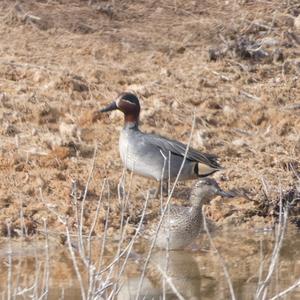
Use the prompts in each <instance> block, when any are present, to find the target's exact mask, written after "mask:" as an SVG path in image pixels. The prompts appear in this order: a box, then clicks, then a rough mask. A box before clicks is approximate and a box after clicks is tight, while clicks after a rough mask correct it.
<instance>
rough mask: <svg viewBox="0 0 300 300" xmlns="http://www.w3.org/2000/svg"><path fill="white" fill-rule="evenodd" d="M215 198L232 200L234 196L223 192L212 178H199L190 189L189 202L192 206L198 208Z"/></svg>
mask: <svg viewBox="0 0 300 300" xmlns="http://www.w3.org/2000/svg"><path fill="white" fill-rule="evenodd" d="M215 196H222V197H226V198H232V197H234V194H233V193H231V192H225V191H223V190H222V189H221V188H220V186H219V185H218V184H217V182H216V181H215V180H214V179H212V178H201V179H200V180H198V181H197V182H196V183H195V185H194V186H193V188H192V191H191V196H190V201H191V204H192V206H199V205H200V203H201V204H207V203H209V202H210V200H212V199H213V198H214V197H215Z"/></svg>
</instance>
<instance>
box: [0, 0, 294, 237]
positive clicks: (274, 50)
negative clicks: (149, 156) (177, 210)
mask: <svg viewBox="0 0 300 300" xmlns="http://www.w3.org/2000/svg"><path fill="white" fill-rule="evenodd" d="M299 14H300V5H299V2H298V1H297V0H295V1H281V0H280V1H279V0H274V1H246V0H245V1H231V0H230V1H212V0H206V1H173V0H172V1H171V0H167V1H161V0H158V1H111V2H110V1H96V0H94V1H89V3H88V1H79V0H78V1H75V0H74V1H66V0H56V1H55V0H53V1H51V0H49V1H42V0H40V1H37V0H36V1H33V0H26V1H25V0H24V1H18V2H17V3H16V2H15V1H5V0H4V1H1V3H0V35H1V42H0V122H1V128H0V134H1V142H0V146H1V148H0V149H1V152H0V159H1V162H0V176H1V180H0V228H1V230H0V236H7V233H8V232H7V221H9V222H10V224H11V228H12V234H14V235H16V236H18V235H20V234H21V232H22V231H23V230H26V232H27V233H28V234H38V233H39V232H40V230H42V229H43V226H44V225H43V219H44V218H47V220H48V227H49V230H51V231H55V232H64V226H63V225H62V224H61V222H60V221H59V220H58V218H57V215H56V214H54V213H53V212H51V211H50V210H49V208H47V205H46V204H45V203H47V204H48V206H49V207H50V209H52V210H54V211H56V212H57V213H59V214H61V215H64V216H68V221H69V224H70V226H71V228H73V229H74V230H75V229H76V209H75V207H76V205H75V204H74V203H73V202H74V201H73V197H72V196H71V194H72V186H73V192H74V186H75V185H74V182H76V187H77V191H76V193H77V194H81V195H82V194H83V193H84V186H85V184H86V182H87V180H88V176H89V172H90V170H91V168H92V166H93V167H94V168H93V173H92V176H91V181H90V184H89V187H88V193H87V198H86V201H85V210H84V215H83V217H84V220H85V221H84V222H85V223H84V227H83V228H84V229H88V228H90V224H91V222H92V221H93V218H94V215H95V213H96V208H97V203H98V198H99V197H100V195H101V190H102V188H103V195H102V202H101V207H100V211H99V214H98V216H99V218H98V222H97V224H96V226H95V229H94V232H95V234H99V235H101V233H102V232H103V230H104V226H105V219H106V210H107V207H108V206H109V207H110V213H109V222H108V226H109V230H108V234H112V235H113V234H114V232H115V231H116V229H119V227H120V215H121V214H120V200H119V198H118V184H119V182H120V178H121V176H122V174H123V167H122V164H121V161H120V157H119V154H118V136H119V131H120V129H121V128H122V124H123V116H122V114H121V113H119V112H114V113H111V114H103V115H98V116H97V117H95V114H94V112H95V111H96V110H97V109H99V108H101V107H103V106H104V105H106V104H107V103H108V102H110V101H111V100H112V99H114V98H115V97H116V96H117V95H118V93H120V92H123V91H128V90H131V91H134V92H135V93H136V94H137V95H138V96H139V97H140V99H141V105H142V113H141V128H142V130H144V131H146V132H159V133H160V134H162V135H165V136H168V137H172V138H175V139H178V140H180V141H183V142H188V139H189V136H190V134H191V128H192V123H193V116H194V113H195V122H194V123H195V124H194V125H195V129H194V131H193V140H192V143H191V144H192V146H193V147H194V148H196V149H199V150H201V151H206V152H211V153H214V154H216V155H218V156H219V157H220V161H221V164H222V165H223V166H224V170H223V171H221V172H219V173H217V174H215V176H214V177H215V178H216V179H217V180H218V182H219V183H220V185H221V186H222V187H223V188H224V189H231V190H232V189H234V190H236V191H237V193H238V194H239V195H240V196H239V197H236V198H235V199H234V200H232V201H230V203H229V202H228V203H227V202H226V203H223V201H222V199H219V198H217V199H215V200H214V201H213V202H212V204H211V205H210V206H209V207H207V215H208V216H209V217H210V218H211V219H212V220H214V221H215V222H217V224H219V225H225V224H231V225H237V224H239V225H242V224H244V225H245V226H247V227H250V228H259V227H260V226H269V225H270V224H271V225H272V224H273V223H274V221H275V220H276V217H277V215H278V209H279V206H278V203H279V199H280V198H282V199H283V202H284V203H290V206H291V214H290V215H291V217H290V219H291V222H295V223H296V224H299V208H300V206H299V204H298V202H297V201H296V200H295V199H297V195H298V184H299V180H298V176H299V155H300V136H299V131H300V118H299V114H300V80H299V76H300V47H299V46H300V20H299V18H300V17H299ZM96 145H97V152H96V156H95V162H94V163H93V157H94V150H95V147H96ZM130 181H131V180H130V176H127V179H126V184H125V186H126V190H127V191H128V190H129V186H130V194H129V198H128V199H129V200H128V201H129V205H128V207H127V209H126V215H125V217H129V219H128V222H129V226H128V228H129V232H134V228H135V226H136V223H137V222H138V220H139V218H140V212H141V210H142V207H143V203H144V197H145V194H146V192H147V190H148V189H151V188H153V187H154V186H155V182H154V181H152V180H150V179H145V178H141V177H139V176H134V177H133V178H132V182H131V183H130ZM191 184H192V182H186V183H180V184H179V185H178V187H177V188H176V192H175V195H174V202H180V203H182V204H187V201H186V199H187V198H188V193H189V188H190V186H191ZM79 198H80V195H79ZM80 201H81V200H80V199H79V201H78V205H79V206H80V204H81V202H80ZM158 208H159V201H157V200H151V201H150V203H149V211H150V212H155V211H157V209H158Z"/></svg>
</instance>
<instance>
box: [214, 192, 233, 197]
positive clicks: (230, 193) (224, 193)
mask: <svg viewBox="0 0 300 300" xmlns="http://www.w3.org/2000/svg"><path fill="white" fill-rule="evenodd" d="M217 195H219V196H222V197H225V198H233V197H234V196H235V195H234V193H232V192H225V191H223V190H219V191H218V192H217Z"/></svg>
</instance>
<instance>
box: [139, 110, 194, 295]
mask: <svg viewBox="0 0 300 300" xmlns="http://www.w3.org/2000/svg"><path fill="white" fill-rule="evenodd" d="M195 120H196V115H195V112H194V114H193V122H192V128H191V134H190V137H189V141H188V144H187V147H186V149H185V153H184V156H183V160H182V164H181V166H180V169H179V172H178V174H177V176H176V179H175V181H174V184H173V187H172V189H171V193H170V194H169V195H168V199H167V201H166V204H165V207H164V210H163V212H162V214H161V217H160V220H159V222H158V225H157V228H156V231H155V234H154V237H153V241H152V243H151V246H150V249H149V251H148V255H147V257H146V260H145V263H144V267H143V270H142V274H141V278H140V281H139V285H138V290H137V294H136V300H138V297H139V294H140V292H141V288H142V284H143V280H144V277H145V273H146V268H147V266H148V264H149V261H150V257H151V254H152V251H153V249H154V247H155V242H156V239H157V235H158V232H159V229H160V227H161V224H162V222H163V219H164V216H165V214H166V211H167V209H168V207H169V203H170V201H171V198H172V195H173V193H174V190H175V187H176V185H177V182H178V180H179V177H180V174H181V172H182V169H183V166H184V164H185V161H186V157H187V153H188V151H189V147H190V144H191V141H192V137H193V132H194V128H195Z"/></svg>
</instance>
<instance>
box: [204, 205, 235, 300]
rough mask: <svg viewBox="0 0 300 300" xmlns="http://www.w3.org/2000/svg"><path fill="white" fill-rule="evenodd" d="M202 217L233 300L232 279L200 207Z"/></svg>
mask: <svg viewBox="0 0 300 300" xmlns="http://www.w3.org/2000/svg"><path fill="white" fill-rule="evenodd" d="M202 218H203V226H204V229H205V231H206V233H207V236H208V239H209V241H210V244H211V246H212V248H213V250H214V251H215V252H216V253H217V254H218V257H219V261H220V263H221V265H222V268H223V272H224V275H225V278H226V280H227V284H228V287H229V291H230V295H231V299H232V300H235V299H236V297H235V294H234V289H233V285H232V281H231V279H230V275H229V272H228V269H227V267H226V263H225V261H224V258H223V257H222V255H221V254H220V252H219V251H218V249H217V247H216V246H215V243H214V241H213V239H212V237H211V234H210V232H209V230H208V227H207V222H206V217H205V212H204V208H202Z"/></svg>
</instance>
